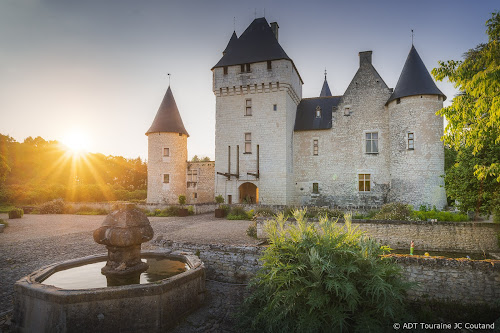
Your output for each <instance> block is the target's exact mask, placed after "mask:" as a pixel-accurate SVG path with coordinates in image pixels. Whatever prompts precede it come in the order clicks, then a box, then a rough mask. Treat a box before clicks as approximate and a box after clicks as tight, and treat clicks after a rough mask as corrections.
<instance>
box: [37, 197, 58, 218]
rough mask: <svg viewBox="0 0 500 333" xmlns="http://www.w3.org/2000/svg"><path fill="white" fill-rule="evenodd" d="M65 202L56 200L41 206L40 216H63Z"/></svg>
mask: <svg viewBox="0 0 500 333" xmlns="http://www.w3.org/2000/svg"><path fill="white" fill-rule="evenodd" d="M63 213H64V201H63V200H62V199H55V200H52V201H49V202H46V203H44V204H42V205H41V206H40V214H63Z"/></svg>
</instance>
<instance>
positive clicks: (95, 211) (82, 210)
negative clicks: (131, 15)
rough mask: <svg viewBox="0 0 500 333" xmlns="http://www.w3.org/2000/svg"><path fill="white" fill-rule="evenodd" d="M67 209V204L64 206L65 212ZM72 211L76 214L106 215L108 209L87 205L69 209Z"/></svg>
mask: <svg viewBox="0 0 500 333" xmlns="http://www.w3.org/2000/svg"><path fill="white" fill-rule="evenodd" d="M66 209H67V206H66V208H65V213H66V212H67V211H66ZM71 211H72V213H73V214H76V215H108V214H109V211H108V210H107V209H104V208H92V207H89V206H80V207H79V208H78V209H76V210H75V209H71Z"/></svg>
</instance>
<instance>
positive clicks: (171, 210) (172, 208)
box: [156, 206, 179, 217]
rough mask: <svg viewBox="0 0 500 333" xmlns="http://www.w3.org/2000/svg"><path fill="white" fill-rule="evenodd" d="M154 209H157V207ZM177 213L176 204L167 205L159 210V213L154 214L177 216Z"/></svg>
mask: <svg viewBox="0 0 500 333" xmlns="http://www.w3.org/2000/svg"><path fill="white" fill-rule="evenodd" d="M156 211H158V209H157V210H156ZM178 213H179V207H178V206H168V207H167V208H165V209H164V210H162V211H160V213H159V214H157V215H156V216H162V217H170V216H177V214H178Z"/></svg>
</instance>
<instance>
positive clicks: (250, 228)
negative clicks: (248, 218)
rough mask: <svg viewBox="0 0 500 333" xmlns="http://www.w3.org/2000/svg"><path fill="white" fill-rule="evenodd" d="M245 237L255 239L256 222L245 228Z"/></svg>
mask: <svg viewBox="0 0 500 333" xmlns="http://www.w3.org/2000/svg"><path fill="white" fill-rule="evenodd" d="M247 235H248V236H250V237H252V238H255V239H257V221H253V222H252V223H250V225H249V226H248V228H247Z"/></svg>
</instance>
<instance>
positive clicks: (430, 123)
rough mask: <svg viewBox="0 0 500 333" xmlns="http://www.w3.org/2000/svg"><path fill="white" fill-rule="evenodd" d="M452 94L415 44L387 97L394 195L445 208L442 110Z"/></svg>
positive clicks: (429, 205)
mask: <svg viewBox="0 0 500 333" xmlns="http://www.w3.org/2000/svg"><path fill="white" fill-rule="evenodd" d="M445 99H446V96H445V95H444V94H443V93H442V92H441V91H440V90H439V89H438V87H437V86H436V84H435V83H434V80H433V79H432V77H431V76H430V74H429V72H428V71H427V68H426V67H425V65H424V63H423V61H422V59H421V58H420V56H419V54H418V53H417V50H416V49H415V47H414V46H413V45H412V47H411V50H410V53H409V54H408V57H407V59H406V62H405V64H404V66H403V70H402V72H401V76H400V77H399V80H398V83H397V85H396V88H395V89H394V92H393V93H392V95H391V97H390V98H389V100H388V101H387V103H386V106H387V107H388V110H389V129H390V141H391V143H390V144H391V189H390V201H397V202H404V203H408V204H412V205H413V206H414V207H415V209H418V208H419V207H420V206H421V205H424V206H428V207H432V206H436V208H438V209H442V208H443V207H444V206H445V205H446V193H445V189H444V180H443V177H442V175H444V147H443V143H442V142H441V136H442V135H443V119H442V118H441V117H440V116H438V115H436V112H437V111H438V110H440V109H441V108H442V107H443V101H444V100H445Z"/></svg>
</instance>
